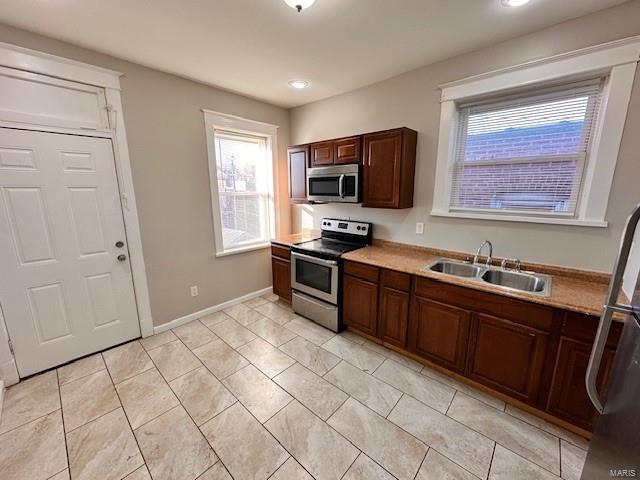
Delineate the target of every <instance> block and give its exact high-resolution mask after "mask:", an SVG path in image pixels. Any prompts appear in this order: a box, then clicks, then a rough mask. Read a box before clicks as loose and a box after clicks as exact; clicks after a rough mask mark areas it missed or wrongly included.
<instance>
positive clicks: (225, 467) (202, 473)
mask: <svg viewBox="0 0 640 480" xmlns="http://www.w3.org/2000/svg"><path fill="white" fill-rule="evenodd" d="M185 325H186V324H185ZM204 327H205V328H207V326H206V325H204ZM212 333H213V335H214V338H220V337H218V336H217V335H216V334H215V332H212ZM176 337H177V335H176ZM178 340H179V341H180V342H182V344H183V345H184V346H185V347H186V348H187V349H188V350H189V351H190V352H191V353H192V354H193V355H194V356H195V357H196V358H197V359H198V360H199V361H200V362H201V366H203V367H204V368H205V369H207V371H209V369H208V368H207V366H206V365H205V364H204V362H202V360H200V358H199V357H198V356H197V355H196V354H195V353H193V350H191V349H190V348H189V347H187V345H186V344H185V343H184V342H183V341H182V339H181V338H179V337H178ZM220 340H222V339H220ZM212 341H213V339H211V340H210V341H209V342H207V343H211V342H212ZM222 341H223V342H224V340H222ZM207 343H205V344H204V345H207ZM204 345H201V346H204ZM197 348H199V347H197ZM151 361H152V362H153V364H154V365H155V362H154V361H153V358H152V359H151ZM198 368H200V367H198ZM195 370H197V368H195V369H193V370H190V371H189V372H187V373H185V374H184V375H187V374H188V373H191V372H193V371H195ZM240 370H242V369H240ZM240 370H238V371H240ZM209 373H211V375H213V378H215V379H216V380H218V382H219V383H220V385H222V387H223V388H225V389H226V390H227V392H229V394H230V395H231V396H232V397H233V398H234V399H235V402H233V403H232V404H231V405H229V406H228V407H226V408H225V409H224V410H222V411H221V412H219V413H218V414H217V415H214V416H213V417H211V418H210V419H208V420H206V421H205V422H203V423H202V425H198V423H197V422H196V421H195V420H194V419H193V417H192V416H191V414H190V413H189V410H187V407H185V406H184V404H183V403H182V400H181V399H180V397H179V396H178V394H177V393H176V392H175V390H174V389H173V387H172V386H171V382H167V381H166V379H165V382H166V383H167V386H168V387H169V389H170V390H171V392H172V393H173V394H174V395H175V397H176V398H177V400H178V404H179V406H180V407H182V409H183V410H184V412H185V413H186V414H187V416H188V417H189V418H190V419H191V421H192V422H193V424H194V425H195V427H196V429H197V430H198V432H199V433H200V435H202V438H203V439H204V441H205V442H207V445H209V448H211V451H212V452H213V453H214V455H215V456H216V458H217V459H218V461H219V462H220V463H221V464H222V466H223V467H224V469H225V470H226V471H227V473H228V474H229V476H231V477H232V478H233V476H232V475H231V472H230V471H229V469H228V468H227V466H226V465H225V464H224V462H223V461H222V458H220V455H218V452H216V450H215V448H213V445H211V442H209V439H208V438H207V436H206V435H205V434H204V432H203V431H202V429H201V428H200V427H201V426H203V425H205V424H207V423H209V421H211V420H213V419H214V418H215V417H217V416H218V415H220V414H221V413H222V412H224V411H226V410H227V409H229V408H231V407H232V406H233V405H235V404H236V403H238V402H240V400H239V399H238V397H236V396H235V395H234V394H233V392H232V391H230V390H229V389H228V388H227V386H226V385H225V384H224V383H222V380H220V379H218V378H217V377H216V376H215V375H214V374H213V372H211V371H209ZM184 375H182V376H184ZM163 378H164V377H163ZM176 378H180V377H176ZM174 380H175V379H174ZM172 381H173V380H172ZM171 410H173V409H171ZM171 410H168V411H171ZM164 413H167V412H164ZM164 413H163V414H162V415H164ZM156 418H158V417H156ZM147 423H149V422H147ZM145 425H146V424H145ZM141 426H142V425H141ZM134 436H135V433H134ZM216 463H217V462H214V464H213V465H211V466H210V467H209V468H208V469H206V470H205V471H204V472H201V473H200V474H198V477H197V478H200V477H201V476H202V475H204V474H205V473H206V472H207V471H209V470H210V469H211V468H213V467H214V466H215V464H216ZM196 480H197V479H196Z"/></svg>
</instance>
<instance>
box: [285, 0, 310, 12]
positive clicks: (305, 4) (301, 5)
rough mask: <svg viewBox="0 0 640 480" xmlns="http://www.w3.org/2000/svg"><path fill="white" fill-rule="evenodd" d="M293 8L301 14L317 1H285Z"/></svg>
mask: <svg viewBox="0 0 640 480" xmlns="http://www.w3.org/2000/svg"><path fill="white" fill-rule="evenodd" d="M284 1H285V3H286V4H287V5H289V6H290V7H291V8H295V9H296V10H298V12H301V11H302V10H304V9H305V8H309V7H310V6H311V5H313V3H314V2H315V1H316V0H284Z"/></svg>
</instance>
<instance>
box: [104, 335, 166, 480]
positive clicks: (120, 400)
mask: <svg viewBox="0 0 640 480" xmlns="http://www.w3.org/2000/svg"><path fill="white" fill-rule="evenodd" d="M140 347H142V349H143V350H144V347H143V346H142V344H140ZM145 353H146V350H145ZM147 356H149V354H148V353H147ZM149 358H150V359H151V357H149ZM103 360H104V357H103ZM104 363H105V365H106V364H107V362H106V361H105V362H104ZM151 363H153V360H151ZM154 365H155V364H154ZM149 370H151V369H150V368H149V369H147V370H144V371H143V372H140V373H138V375H141V374H143V373H145V372H148V371H149ZM107 373H108V374H109V378H110V379H111V384H112V385H113V389H114V390H115V391H116V396H117V397H118V402H120V408H122V413H123V414H124V419H125V420H126V421H127V424H128V425H129V431H130V432H131V435H132V436H133V439H134V440H135V442H136V447H138V452H140V456H141V457H142V464H143V465H144V466H146V467H147V472H148V473H149V476H151V477H152V478H153V476H152V475H151V470H149V466H148V465H147V459H146V458H145V457H144V453H142V448H140V443H139V442H138V437H136V434H135V431H134V430H133V427H132V426H131V421H130V420H129V415H127V411H126V410H125V409H124V405H123V404H122V399H121V398H120V393H118V389H117V388H116V384H115V383H114V382H113V377H112V376H111V372H110V371H109V368H108V366H107ZM138 375H135V376H138ZM130 378H134V377H130ZM127 380H128V379H127ZM123 381H124V380H123ZM120 383H122V382H120ZM114 411H115V410H114ZM140 466H142V465H140ZM140 466H138V467H136V470H137V469H138V468H140ZM133 472H135V470H132V471H131V472H129V473H127V475H130V474H131V473H133Z"/></svg>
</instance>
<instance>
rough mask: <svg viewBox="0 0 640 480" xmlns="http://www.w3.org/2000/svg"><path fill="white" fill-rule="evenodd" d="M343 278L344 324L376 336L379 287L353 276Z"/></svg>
mask: <svg viewBox="0 0 640 480" xmlns="http://www.w3.org/2000/svg"><path fill="white" fill-rule="evenodd" d="M342 278H343V281H344V286H343V289H344V299H343V302H342V306H343V310H344V311H343V314H342V315H343V321H344V324H345V325H347V326H348V327H354V328H356V329H358V330H360V331H362V332H364V333H368V334H369V335H375V334H376V327H377V320H378V285H376V284H375V283H371V282H367V281H366V280H361V279H359V278H356V277H352V276H351V275H344V276H343V277H342Z"/></svg>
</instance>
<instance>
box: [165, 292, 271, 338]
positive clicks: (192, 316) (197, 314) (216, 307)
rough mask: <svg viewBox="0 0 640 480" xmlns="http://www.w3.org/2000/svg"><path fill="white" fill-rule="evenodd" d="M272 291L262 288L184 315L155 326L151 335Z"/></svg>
mask: <svg viewBox="0 0 640 480" xmlns="http://www.w3.org/2000/svg"><path fill="white" fill-rule="evenodd" d="M272 291H273V288H272V287H267V288H263V289H262V290H258V291H256V292H251V293H247V294H246V295H243V296H242V297H238V298H234V299H233V300H229V301H227V302H223V303H220V304H218V305H214V306H212V307H207V308H205V309H204V310H200V311H198V312H193V313H190V314H189V315H185V316H184V317H180V318H176V319H175V320H170V321H168V322H167V323H163V324H162V325H156V326H155V327H153V333H154V335H157V334H158V333H162V332H166V331H167V330H171V329H172V328H176V327H179V326H180V325H184V324H185V323H189V322H191V321H193V320H197V319H198V318H202V317H206V316H207V315H210V314H212V313H214V312H218V311H220V310H224V309H225V308H229V307H231V306H233V305H236V304H238V303H242V302H246V301H247V300H251V299H252V298H256V297H259V296H261V295H265V294H267V293H271V292H272Z"/></svg>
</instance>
